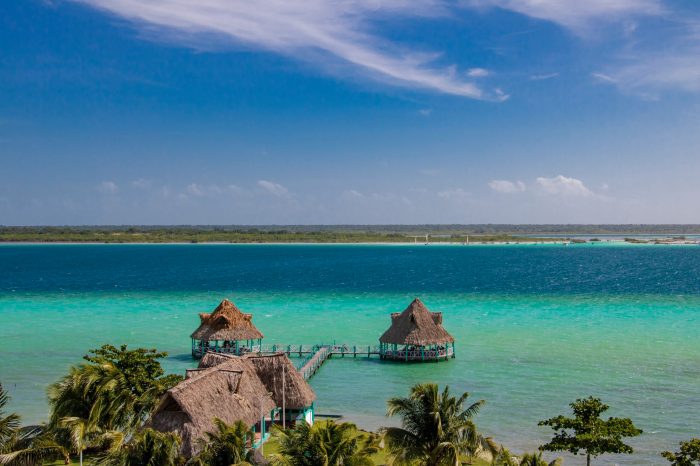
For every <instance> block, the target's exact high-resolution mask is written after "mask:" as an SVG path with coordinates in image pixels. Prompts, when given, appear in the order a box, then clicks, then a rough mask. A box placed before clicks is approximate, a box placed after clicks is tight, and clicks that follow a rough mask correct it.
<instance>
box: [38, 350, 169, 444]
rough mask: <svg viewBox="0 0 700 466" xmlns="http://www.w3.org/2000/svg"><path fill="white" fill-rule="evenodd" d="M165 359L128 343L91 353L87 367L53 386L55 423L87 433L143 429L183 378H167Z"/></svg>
mask: <svg viewBox="0 0 700 466" xmlns="http://www.w3.org/2000/svg"><path fill="white" fill-rule="evenodd" d="M165 356H166V353H159V352H157V351H156V350H152V349H143V348H138V349H136V350H128V349H127V347H126V345H122V346H121V347H120V348H118V349H117V348H115V347H114V346H111V345H105V346H102V347H101V348H99V349H96V350H92V351H90V354H88V355H87V356H85V360H86V361H88V363H87V364H81V365H79V366H75V367H72V368H71V369H70V371H69V373H68V375H66V376H65V377H63V378H62V379H61V380H59V381H58V382H57V383H55V384H53V385H51V386H50V387H49V390H48V393H49V405H50V406H51V415H50V424H51V425H52V426H63V427H66V428H71V429H72V430H73V431H74V432H83V433H84V434H87V433H88V432H97V431H108V430H124V429H126V430H130V429H135V428H137V427H139V426H140V425H141V424H142V423H143V421H144V420H145V419H146V417H147V416H148V415H149V414H150V412H151V411H152V410H153V409H154V408H155V406H156V404H157V403H158V401H159V400H160V397H161V396H162V395H163V393H165V391H166V390H168V389H169V388H171V387H173V386H174V385H176V384H177V383H178V382H179V381H180V380H182V377H180V376H177V375H167V376H166V375H164V371H163V369H162V367H161V366H160V362H159V361H158V359H160V358H163V357H165ZM76 435H77V434H76ZM74 437H75V435H74ZM75 438H77V437H75Z"/></svg>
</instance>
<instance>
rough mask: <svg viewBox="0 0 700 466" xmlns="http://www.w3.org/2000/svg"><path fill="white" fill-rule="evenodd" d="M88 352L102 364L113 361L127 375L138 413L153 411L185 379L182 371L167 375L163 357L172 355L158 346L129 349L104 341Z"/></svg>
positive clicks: (95, 361) (90, 357) (126, 379)
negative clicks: (168, 392)
mask: <svg viewBox="0 0 700 466" xmlns="http://www.w3.org/2000/svg"><path fill="white" fill-rule="evenodd" d="M90 353H92V354H88V355H86V356H84V359H85V360H86V361H89V362H91V363H93V364H95V365H98V366H108V365H112V366H113V367H114V368H115V369H116V370H117V371H118V372H119V373H120V374H121V375H122V377H123V379H124V386H123V387H119V388H123V389H124V390H128V391H129V392H131V394H132V395H133V396H134V397H135V398H136V400H137V401H136V402H135V406H134V409H135V410H136V412H137V413H146V414H147V413H149V412H150V411H151V410H152V409H153V408H155V404H156V403H157V402H158V400H159V399H160V397H161V396H162V395H163V394H164V393H165V392H166V391H167V390H168V389H170V388H172V387H174V386H175V385H177V384H178V383H179V382H180V381H182V380H183V377H181V376H179V375H174V374H173V375H165V371H164V370H163V368H162V367H161V365H160V362H159V359H162V358H164V357H166V356H167V355H168V353H165V352H158V351H156V350H155V349H145V348H137V349H135V350H128V349H127V346H126V345H122V346H121V347H119V348H115V347H114V346H112V345H103V346H102V347H101V348H99V349H96V350H92V351H90Z"/></svg>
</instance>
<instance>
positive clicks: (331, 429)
mask: <svg viewBox="0 0 700 466" xmlns="http://www.w3.org/2000/svg"><path fill="white" fill-rule="evenodd" d="M275 438H276V440H277V442H278V444H279V446H278V450H279V453H277V454H274V455H272V456H271V457H270V461H271V463H272V464H273V465H275V466H372V465H373V464H374V462H373V461H372V459H371V457H372V455H374V454H375V453H377V451H378V450H379V448H378V441H377V438H376V436H374V435H372V434H365V433H362V432H360V431H359V430H358V429H357V427H356V426H355V425H354V424H351V423H348V422H344V423H340V424H339V423H335V422H332V421H328V422H317V423H315V424H314V425H313V426H310V425H309V424H307V423H305V422H300V423H297V424H296V425H295V426H294V427H292V428H289V429H286V430H284V429H280V428H275Z"/></svg>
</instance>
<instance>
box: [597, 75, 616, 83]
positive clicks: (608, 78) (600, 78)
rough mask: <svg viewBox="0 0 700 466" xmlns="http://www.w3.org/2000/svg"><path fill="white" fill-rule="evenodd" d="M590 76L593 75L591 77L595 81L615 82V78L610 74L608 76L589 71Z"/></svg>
mask: <svg viewBox="0 0 700 466" xmlns="http://www.w3.org/2000/svg"><path fill="white" fill-rule="evenodd" d="M591 76H593V78H595V79H596V80H597V81H601V82H604V83H613V84H614V83H617V79H615V78H613V77H612V76H608V75H607V74H605V73H591Z"/></svg>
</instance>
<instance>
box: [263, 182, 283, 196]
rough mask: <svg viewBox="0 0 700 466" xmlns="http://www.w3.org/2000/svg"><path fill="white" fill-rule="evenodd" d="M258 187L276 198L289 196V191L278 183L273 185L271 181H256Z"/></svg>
mask: <svg viewBox="0 0 700 466" xmlns="http://www.w3.org/2000/svg"><path fill="white" fill-rule="evenodd" d="M258 186H259V187H260V188H262V189H264V190H265V191H267V192H268V193H270V194H274V195H275V196H278V197H287V196H289V190H288V189H287V188H285V187H284V186H282V185H281V184H279V183H274V182H272V181H267V180H260V181H258Z"/></svg>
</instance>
